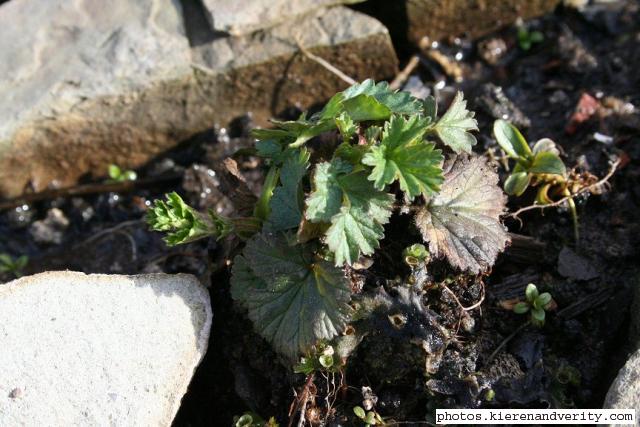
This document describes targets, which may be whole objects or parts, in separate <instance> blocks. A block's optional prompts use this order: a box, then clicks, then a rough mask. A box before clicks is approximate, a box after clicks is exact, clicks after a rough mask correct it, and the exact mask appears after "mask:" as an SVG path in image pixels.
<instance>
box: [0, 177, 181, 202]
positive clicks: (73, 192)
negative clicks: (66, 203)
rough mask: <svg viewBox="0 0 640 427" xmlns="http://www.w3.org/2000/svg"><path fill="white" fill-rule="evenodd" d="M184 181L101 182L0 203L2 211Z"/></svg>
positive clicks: (27, 195)
mask: <svg viewBox="0 0 640 427" xmlns="http://www.w3.org/2000/svg"><path fill="white" fill-rule="evenodd" d="M180 179H182V174H171V175H165V176H160V177H157V178H149V179H139V180H136V181H124V182H101V183H92V184H85V185H77V186H75V187H66V188H59V189H55V190H46V191H41V192H39V193H31V194H24V195H22V196H20V197H16V198H14V199H9V200H1V201H0V211H2V210H5V209H12V208H15V207H17V206H20V205H24V204H29V203H33V202H38V201H41V200H49V199H56V198H58V197H73V196H86V195H89V194H99V193H111V192H113V193H124V192H128V191H133V190H135V189H137V188H146V187H155V186H157V185H158V184H169V183H171V182H177V181H179V180H180Z"/></svg>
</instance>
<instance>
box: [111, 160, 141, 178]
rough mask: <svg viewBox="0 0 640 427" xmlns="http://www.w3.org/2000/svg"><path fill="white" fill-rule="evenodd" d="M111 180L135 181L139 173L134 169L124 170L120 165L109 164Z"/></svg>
mask: <svg viewBox="0 0 640 427" xmlns="http://www.w3.org/2000/svg"><path fill="white" fill-rule="evenodd" d="M108 173H109V180H108V181H109V182H125V181H135V180H136V179H137V178H138V175H137V174H136V173H135V171H132V170H122V169H121V168H120V166H118V165H113V164H111V165H109V170H108Z"/></svg>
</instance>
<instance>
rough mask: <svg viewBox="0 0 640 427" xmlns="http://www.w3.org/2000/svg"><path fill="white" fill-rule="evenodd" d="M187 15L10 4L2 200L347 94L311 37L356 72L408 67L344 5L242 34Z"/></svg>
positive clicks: (5, 28) (176, 5)
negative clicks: (231, 123)
mask: <svg viewBox="0 0 640 427" xmlns="http://www.w3.org/2000/svg"><path fill="white" fill-rule="evenodd" d="M189 4H191V3H189ZM182 12H183V11H182V9H181V7H180V2H179V1H178V0H139V1H135V2H132V1H129V0H113V1H109V2H105V1H103V0H76V1H73V2H71V1H68V0H19V1H11V2H9V3H6V4H4V5H2V6H0V40H2V41H3V43H2V44H1V45H0V117H2V118H3V120H2V121H1V122H0V197H11V196H16V195H19V194H21V193H23V192H25V191H41V190H44V189H46V188H47V187H49V186H57V187H62V186H67V185H72V184H74V183H75V182H76V181H77V179H78V178H79V177H81V176H83V175H85V174H87V173H89V174H92V175H94V176H105V175H106V170H107V167H108V165H109V164H111V163H115V164H118V165H120V166H122V167H127V168H132V167H138V166H140V165H142V164H144V163H145V162H146V161H147V160H148V159H150V158H153V157H154V156H157V155H158V154H160V153H162V152H164V151H166V150H167V149H169V148H171V147H173V146H174V145H176V144H177V143H178V142H180V141H183V140H185V139H186V138H188V137H190V136H192V135H195V134H197V133H199V132H202V131H204V130H206V129H209V128H211V127H212V126H213V125H214V124H215V123H219V124H221V125H226V123H227V122H228V120H230V119H231V118H233V117H236V116H238V115H240V114H244V113H245V112H247V111H250V112H252V113H254V116H255V117H256V119H257V122H258V124H261V123H262V124H264V123H265V122H266V119H267V118H269V117H272V116H274V115H276V114H278V113H280V112H282V110H284V108H285V107H290V106H298V107H300V108H303V109H306V108H308V107H309V106H311V105H312V104H314V103H317V102H322V101H323V100H325V99H328V98H329V97H330V96H331V95H333V94H334V93H335V92H336V91H338V90H341V89H343V88H344V87H345V84H344V82H342V81H341V80H340V79H338V78H337V77H336V76H335V75H333V74H331V73H330V72H329V71H327V70H325V69H324V68H322V67H321V66H320V65H318V64H317V63H315V62H313V61H311V60H309V59H307V58H306V57H304V56H303V55H301V54H300V52H299V50H298V44H297V43H298V41H300V42H301V43H302V44H303V45H304V46H305V47H306V48H307V49H309V50H310V51H312V52H314V53H315V54H318V55H321V56H323V57H324V58H325V59H327V60H328V61H330V62H331V63H333V64H334V65H336V66H337V67H339V68H341V69H342V70H343V71H344V72H346V73H347V74H349V75H351V76H352V77H354V78H356V79H364V78H368V77H372V78H375V79H381V78H386V77H391V76H393V75H394V74H395V72H396V70H397V59H396V56H395V52H394V51H393V47H392V45H391V41H390V37H389V34H388V31H387V30H386V28H385V27H384V26H383V25H382V24H380V23H379V22H378V21H376V20H375V19H373V18H370V17H368V16H366V15H364V14H360V13H358V12H354V11H351V10H349V9H347V8H344V7H334V8H331V9H329V10H318V11H316V12H314V13H312V14H310V15H306V16H305V17H304V18H300V19H294V20H292V21H288V22H286V23H285V24H282V25H279V26H276V27H273V28H271V29H269V30H266V31H259V32H256V33H252V34H248V35H245V36H240V37H231V36H224V35H220V34H218V33H216V32H215V31H214V30H213V29H212V28H209V27H207V25H208V24H207V20H206V17H205V16H204V15H202V14H204V11H200V12H198V10H195V12H194V11H191V13H190V14H187V15H185V16H184V18H185V19H184V20H183V14H182ZM198 13H200V15H198ZM185 22H186V23H187V25H188V26H187V27H185ZM25 28H30V29H33V31H25V30H24V29H25ZM187 30H188V31H187Z"/></svg>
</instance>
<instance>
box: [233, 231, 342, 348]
mask: <svg viewBox="0 0 640 427" xmlns="http://www.w3.org/2000/svg"><path fill="white" fill-rule="evenodd" d="M293 239H294V238H293V237H292V236H288V235H285V234H282V233H275V234H270V233H263V234H259V235H256V236H254V237H253V238H252V239H250V240H249V241H248V242H247V245H246V247H245V249H244V251H243V253H242V255H239V256H237V257H236V258H235V260H234V266H233V270H232V277H231V296H232V297H233V299H234V300H237V301H238V302H240V304H241V305H243V306H244V307H245V308H246V309H247V310H248V315H249V318H250V319H251V320H252V322H253V324H254V327H255V328H256V330H257V332H258V333H259V334H260V335H262V336H263V337H264V338H265V339H266V340H267V341H269V342H270V343H271V344H272V345H273V346H274V348H275V349H276V350H277V351H279V352H281V353H283V354H285V355H287V356H289V357H291V358H295V357H296V356H297V355H298V354H299V353H302V352H305V351H308V350H309V349H310V347H311V346H312V345H314V344H315V343H316V342H317V341H318V340H330V339H332V338H334V337H335V336H337V335H338V334H340V333H341V332H342V330H343V329H344V327H345V326H346V324H347V321H348V320H349V316H350V312H351V309H350V307H349V305H348V302H349V300H350V296H351V290H350V286H349V282H348V281H347V279H346V278H345V276H344V274H343V273H342V271H341V270H339V269H337V268H335V267H334V266H333V265H331V264H330V263H328V262H326V261H324V260H322V259H319V258H317V256H316V255H314V249H315V248H314V246H313V245H291V243H292V242H293Z"/></svg>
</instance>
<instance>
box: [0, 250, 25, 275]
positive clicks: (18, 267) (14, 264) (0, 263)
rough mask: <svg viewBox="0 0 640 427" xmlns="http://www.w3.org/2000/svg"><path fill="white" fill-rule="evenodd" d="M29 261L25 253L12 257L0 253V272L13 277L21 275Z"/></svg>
mask: <svg viewBox="0 0 640 427" xmlns="http://www.w3.org/2000/svg"><path fill="white" fill-rule="evenodd" d="M28 263H29V257H28V256H26V255H22V256H19V257H18V258H15V259H14V258H12V257H11V256H10V255H8V254H0V273H9V274H12V275H13V276H15V277H21V276H22V270H23V269H24V268H25V267H26V266H27V264H28Z"/></svg>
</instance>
